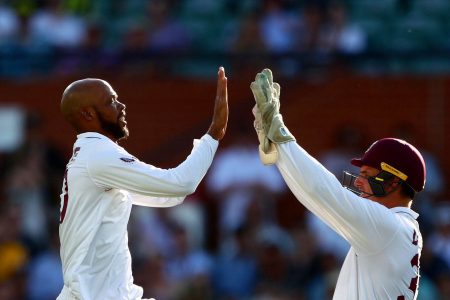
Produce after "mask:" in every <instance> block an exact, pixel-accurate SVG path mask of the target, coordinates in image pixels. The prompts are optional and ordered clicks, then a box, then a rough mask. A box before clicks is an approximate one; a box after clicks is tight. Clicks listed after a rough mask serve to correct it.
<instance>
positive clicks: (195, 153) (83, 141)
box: [58, 132, 218, 300]
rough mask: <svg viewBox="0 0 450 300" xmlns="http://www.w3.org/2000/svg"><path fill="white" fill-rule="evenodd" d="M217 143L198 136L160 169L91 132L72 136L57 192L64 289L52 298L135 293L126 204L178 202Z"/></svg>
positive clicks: (93, 299)
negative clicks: (174, 162)
mask: <svg viewBox="0 0 450 300" xmlns="http://www.w3.org/2000/svg"><path fill="white" fill-rule="evenodd" d="M217 146H218V141H216V140H214V139H213V138H212V137H211V136H209V135H204V136H203V137H202V138H201V139H200V140H194V147H193V149H192V152H191V154H190V155H189V156H188V157H187V158H186V160H185V161H184V162H182V163H181V164H180V165H178V166H177V167H176V168H173V169H160V168H156V167H154V166H152V165H149V164H146V163H144V162H141V161H139V160H138V159H136V158H135V157H134V156H132V155H130V154H129V153H128V152H127V151H125V149H123V148H122V147H120V146H119V145H117V144H116V143H114V142H113V141H112V140H110V139H109V138H107V137H106V136H103V135H101V134H99V133H94V132H87V133H82V134H80V135H78V138H77V140H76V142H75V144H74V147H73V156H72V158H71V159H70V161H69V163H68V165H67V170H66V174H65V178H64V182H63V187H62V194H61V219H60V222H61V223H60V228H59V236H60V241H61V250H60V254H61V260H62V266H63V275H64V288H63V291H62V292H61V294H60V296H59V297H58V300H67V299H82V300H103V299H105V300H106V299H108V300H109V299H111V300H117V299H124V300H125V299H127V300H128V299H130V300H131V299H133V300H136V299H141V297H142V294H143V291H142V288H141V287H139V286H137V285H135V284H133V276H132V273H131V256H130V251H129V249H128V234H127V224H128V219H129V216H130V211H131V206H132V204H137V205H143V206H152V207H169V206H174V205H177V204H180V203H182V202H183V200H184V198H185V197H186V196H187V195H189V194H191V193H193V192H194V191H195V189H196V188H197V186H198V184H199V183H200V181H201V180H202V178H203V177H204V175H205V174H206V171H207V170H208V168H209V166H210V165H211V163H212V160H213V157H214V154H215V152H216V150H217Z"/></svg>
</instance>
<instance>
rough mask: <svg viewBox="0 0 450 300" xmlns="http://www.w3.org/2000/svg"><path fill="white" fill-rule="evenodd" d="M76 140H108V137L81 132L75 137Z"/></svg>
mask: <svg viewBox="0 0 450 300" xmlns="http://www.w3.org/2000/svg"><path fill="white" fill-rule="evenodd" d="M77 138H78V139H108V140H110V138H109V137H107V136H105V135H103V134H101V133H98V132H83V133H80V134H78V135H77Z"/></svg>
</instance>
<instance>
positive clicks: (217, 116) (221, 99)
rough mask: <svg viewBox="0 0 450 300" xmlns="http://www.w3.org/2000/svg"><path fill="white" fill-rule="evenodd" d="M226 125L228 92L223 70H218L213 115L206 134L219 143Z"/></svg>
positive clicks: (221, 68)
mask: <svg viewBox="0 0 450 300" xmlns="http://www.w3.org/2000/svg"><path fill="white" fill-rule="evenodd" d="M227 123H228V91H227V77H225V69H224V68H223V67H220V68H219V72H218V73H217V93H216V100H215V104H214V114H213V119H212V122H211V125H210V126H209V130H208V134H209V135H210V136H212V137H213V138H214V139H216V140H218V141H220V140H221V139H222V138H223V136H224V135H225V132H226V130H227Z"/></svg>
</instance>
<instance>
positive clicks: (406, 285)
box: [277, 142, 422, 300]
mask: <svg viewBox="0 0 450 300" xmlns="http://www.w3.org/2000/svg"><path fill="white" fill-rule="evenodd" d="M277 149H278V152H279V159H278V162H277V166H278V168H279V170H280V172H281V174H282V175H283V177H284V179H285V181H286V183H287V185H288V186H289V188H290V189H291V191H292V192H293V193H294V195H295V196H296V198H297V199H298V200H299V201H300V202H301V203H302V204H303V205H304V206H305V207H306V208H307V209H309V210H310V211H311V212H313V213H314V214H315V215H317V216H318V217H319V218H320V219H321V220H322V221H324V222H325V223H326V224H328V226H330V227H331V228H332V229H333V230H335V231H336V232H337V233H338V234H340V235H341V236H342V237H344V238H345V239H346V240H347V241H348V242H349V243H350V245H351V248H350V250H349V252H348V254H347V256H346V258H345V261H344V264H343V266H342V269H341V272H340V275H339V279H338V282H337V285H336V289H335V292H334V296H333V299H334V300H387V299H389V300H391V299H393V300H410V299H416V298H417V287H418V281H419V259H420V253H421V250H422V236H421V234H420V231H419V225H418V223H417V221H416V219H417V217H418V214H417V213H415V212H414V211H412V210H411V209H409V208H406V207H396V208H392V209H388V208H387V207H385V206H383V205H381V204H378V203H376V202H373V201H371V200H369V199H364V198H361V197H359V196H357V195H355V194H354V193H352V192H351V191H349V190H347V189H345V188H343V187H342V185H341V183H340V182H339V181H338V180H337V179H336V177H335V176H334V175H333V174H332V173H330V172H328V171H327V170H326V169H325V167H323V166H322V165H321V164H320V163H319V162H318V161H317V160H315V159H314V158H313V157H311V156H310V155H309V154H308V153H307V152H306V151H305V150H304V149H302V148H300V146H298V145H297V143H296V142H289V143H285V144H281V145H277Z"/></svg>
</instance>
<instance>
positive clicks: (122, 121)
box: [119, 114, 127, 124]
mask: <svg viewBox="0 0 450 300" xmlns="http://www.w3.org/2000/svg"><path fill="white" fill-rule="evenodd" d="M119 122H121V123H123V124H127V121H126V120H125V114H122V115H120V117H119Z"/></svg>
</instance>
